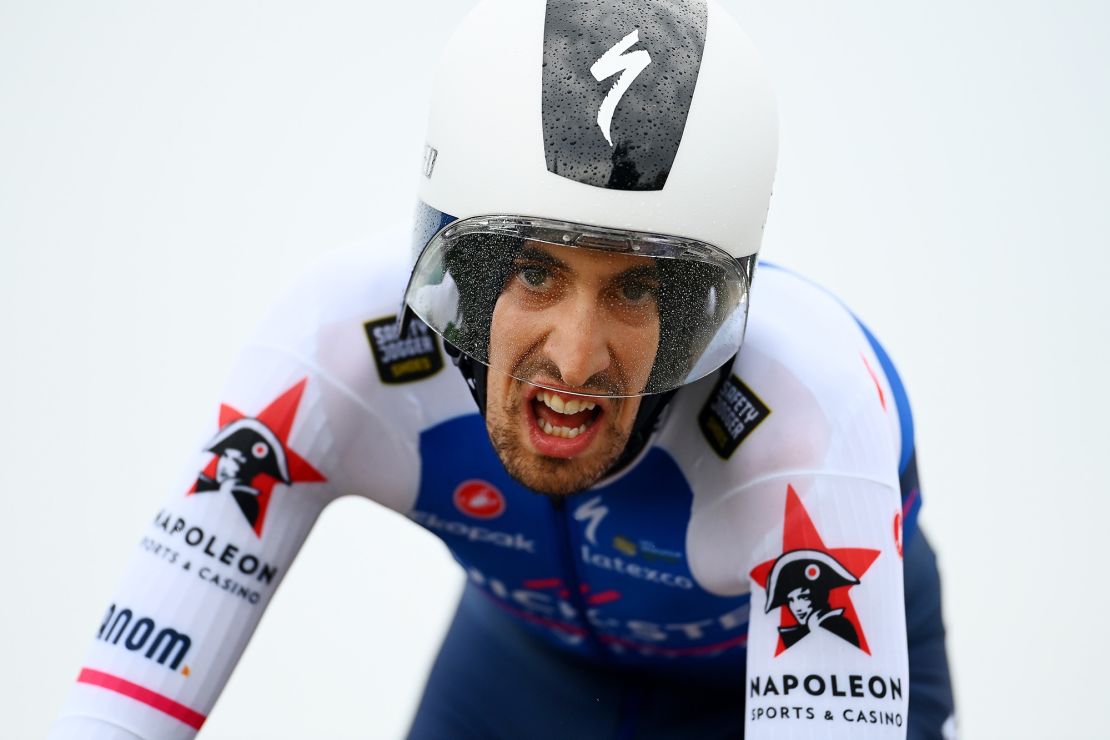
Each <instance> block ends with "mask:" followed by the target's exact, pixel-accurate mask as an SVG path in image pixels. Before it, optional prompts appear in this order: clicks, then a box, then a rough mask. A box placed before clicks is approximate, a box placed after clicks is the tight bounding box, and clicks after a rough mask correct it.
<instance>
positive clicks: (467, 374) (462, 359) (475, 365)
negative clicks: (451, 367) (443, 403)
mask: <svg viewBox="0 0 1110 740" xmlns="http://www.w3.org/2000/svg"><path fill="white" fill-rule="evenodd" d="M443 349H444V351H445V352H447V355H448V356H449V357H450V358H451V362H453V363H455V367H457V368H458V369H459V372H460V373H462V376H463V378H465V379H466V387H467V388H469V389H470V395H472V396H474V403H476V404H478V413H480V414H481V415H482V418H485V416H486V376H487V375H488V372H489V368H487V367H486V366H485V365H483V364H482V363H480V362H475V361H474V360H472V359H471V358H470V355H468V354H466V353H465V352H463V351H462V350H460V349H459V348H458V347H456V346H455V345H453V344H451V343H450V342H448V341H447V340H446V339H444V340H443Z"/></svg>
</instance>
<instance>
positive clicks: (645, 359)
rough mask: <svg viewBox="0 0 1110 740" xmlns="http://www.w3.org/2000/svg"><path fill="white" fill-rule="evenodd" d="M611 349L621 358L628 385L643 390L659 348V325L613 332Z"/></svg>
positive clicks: (623, 328) (649, 324)
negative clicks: (613, 339)
mask: <svg viewBox="0 0 1110 740" xmlns="http://www.w3.org/2000/svg"><path fill="white" fill-rule="evenodd" d="M614 335H615V341H614V342H613V345H612V346H613V349H614V350H615V352H616V355H617V357H619V358H621V365H622V367H624V368H625V372H626V373H627V374H628V379H629V381H630V385H632V386H633V387H636V388H643V387H644V386H645V385H647V380H648V376H650V375H651V367H652V365H653V364H654V363H655V354H656V350H657V349H658V347H659V324H658V323H656V322H652V323H648V324H645V325H642V326H635V327H622V329H621V331H619V332H614Z"/></svg>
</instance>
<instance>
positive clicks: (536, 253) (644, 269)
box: [516, 247, 659, 280]
mask: <svg viewBox="0 0 1110 740" xmlns="http://www.w3.org/2000/svg"><path fill="white" fill-rule="evenodd" d="M516 259H524V260H529V261H531V262H539V263H540V264H542V265H547V266H548V267H554V268H557V269H559V270H565V271H566V272H569V273H571V274H574V270H573V269H571V267H570V265H568V264H567V263H566V262H563V261H562V260H561V259H559V258H558V257H556V256H555V255H553V254H551V253H550V252H547V251H544V250H543V249H540V248H539V247H523V248H522V249H521V250H520V252H518V253H517V256H516ZM629 278H648V279H652V280H658V279H659V268H658V266H656V265H655V264H654V263H653V264H650V265H637V266H636V267H630V268H628V269H627V270H621V271H620V272H618V273H617V274H616V275H612V276H611V277H610V279H611V280H627V279H629Z"/></svg>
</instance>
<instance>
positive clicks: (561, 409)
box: [536, 391, 597, 416]
mask: <svg viewBox="0 0 1110 740" xmlns="http://www.w3.org/2000/svg"><path fill="white" fill-rule="evenodd" d="M536 397H537V398H539V399H540V400H541V401H543V404H544V405H545V406H547V408H549V409H551V410H552V411H555V412H556V413H559V414H564V415H566V416H570V415H571V414H577V413H578V412H580V411H593V410H594V409H595V408H597V404H596V403H594V402H593V401H588V400H586V399H585V398H572V399H570V400H569V401H564V400H563V399H562V398H561V397H560V396H559V395H558V394H557V393H551V392H549V391H540V392H539V394H537V396H536Z"/></svg>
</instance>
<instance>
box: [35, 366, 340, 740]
mask: <svg viewBox="0 0 1110 740" xmlns="http://www.w3.org/2000/svg"><path fill="white" fill-rule="evenodd" d="M321 385H322V382H321V381H320V380H318V379H317V378H316V377H315V376H314V375H313V372H312V370H311V368H309V367H307V366H306V365H305V364H304V363H302V362H301V361H300V360H298V359H296V358H295V357H293V356H292V355H290V354H288V353H284V352H282V351H280V350H276V349H271V348H265V347H258V346H254V347H251V348H248V349H247V351H246V352H244V354H243V356H242V358H241V360H240V362H239V365H238V367H237V368H236V369H235V371H234V372H233V373H232V376H231V381H230V383H228V385H227V387H226V389H225V391H224V394H223V396H222V398H221V401H222V403H220V404H213V408H212V423H211V428H210V429H209V430H208V434H207V435H206V438H205V439H203V440H200V444H199V445H198V449H197V450H196V454H195V455H194V456H193V457H192V459H191V460H190V462H189V463H188V464H187V465H186V468H185V470H184V472H183V474H182V476H181V477H180V479H179V480H178V482H177V484H176V485H175V486H174V487H173V489H172V490H171V491H170V492H169V494H168V496H166V498H165V499H164V501H163V503H162V506H161V508H159V509H156V510H155V511H152V512H151V514H152V516H151V518H150V520H149V522H148V524H147V525H146V527H145V529H144V530H143V532H142V533H141V535H140V537H139V538H138V542H137V543H136V549H135V553H134V555H133V556H132V559H131V562H130V563H129V565H128V567H127V569H126V572H125V573H124V576H123V581H122V583H121V585H120V587H119V588H118V590H117V591H116V593H115V594H114V595H113V596H112V597H111V598H110V599H109V600H108V602H107V603H105V605H104V617H103V619H102V621H101V623H100V624H99V625H89V627H91V628H92V629H91V630H90V632H92V635H93V641H92V646H91V648H90V649H89V652H88V654H87V656H86V658H85V660H84V662H83V663H82V665H81V667H80V669H79V671H78V678H77V681H76V683H75V685H74V686H73V688H72V690H71V692H70V694H69V696H68V698H67V700H66V703H65V705H64V708H63V710H62V714H61V718H60V720H59V722H58V723H57V724H56V726H55V727H54V729H53V731H52V733H51V735H50V737H51V738H52V740H64V739H65V738H71V737H81V738H104V739H107V738H112V739H113V740H115V739H117V738H119V739H121V740H122V739H126V740H133V739H134V738H146V739H148V740H153V739H154V738H158V739H159V740H186V739H188V738H192V737H194V736H195V734H196V732H197V730H199V729H200V727H201V726H202V725H203V723H204V720H205V717H206V716H207V714H208V713H209V712H210V711H211V709H212V707H213V705H214V704H215V702H216V699H217V697H218V696H219V693H220V691H221V690H222V689H223V687H224V685H225V683H226V682H227V680H228V678H229V676H230V674H231V671H232V670H233V669H234V667H235V665H236V663H237V662H238V660H239V657H240V656H241V655H242V653H243V650H244V649H245V648H246V645H247V642H248V641H249V640H250V637H251V635H252V633H253V632H254V629H255V627H257V625H258V622H259V620H260V619H261V617H262V613H263V611H264V610H265V609H266V606H267V605H268V604H269V602H270V599H271V598H272V597H273V595H274V591H275V589H276V588H277V587H278V585H279V584H280V583H281V580H282V578H283V577H284V576H285V574H286V573H287V572H288V570H289V567H290V565H291V564H292V562H293V559H294V557H295V556H296V554H297V552H298V551H299V549H300V547H301V545H302V543H303V542H304V540H305V537H306V536H307V535H308V532H309V530H310V529H311V527H312V525H313V523H314V522H315V521H316V518H317V516H318V515H319V514H320V512H321V510H322V509H323V508H324V507H325V506H326V504H327V503H328V502H330V501H331V500H333V499H334V498H335V496H336V492H335V490H334V488H333V485H332V483H331V482H329V478H330V477H332V470H333V469H334V468H335V460H334V456H335V454H336V453H335V452H334V447H335V445H334V444H333V442H332V440H331V438H330V431H329V427H328V424H327V419H326V418H325V416H324V410H323V403H322V402H321Z"/></svg>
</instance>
